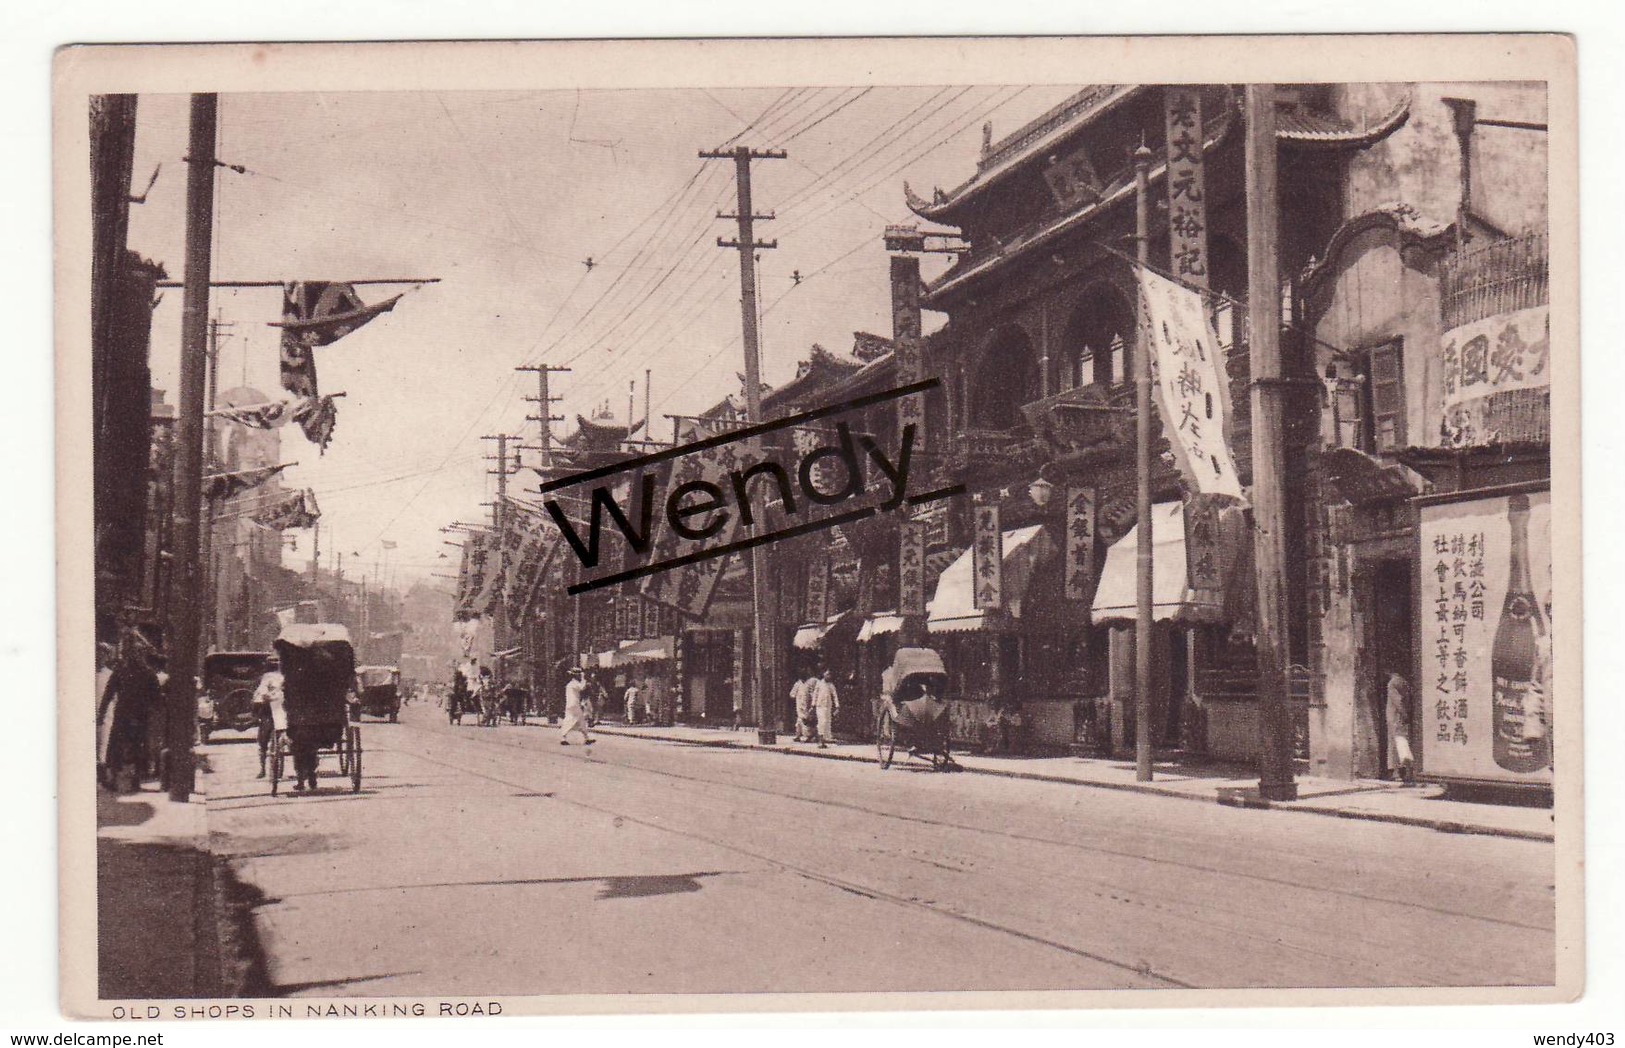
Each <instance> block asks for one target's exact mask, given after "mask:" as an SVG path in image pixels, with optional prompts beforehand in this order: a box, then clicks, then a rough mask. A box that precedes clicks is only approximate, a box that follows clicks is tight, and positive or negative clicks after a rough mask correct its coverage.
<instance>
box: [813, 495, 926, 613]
mask: <svg viewBox="0 0 1625 1048" xmlns="http://www.w3.org/2000/svg"><path fill="white" fill-rule="evenodd" d="M897 613H898V614H899V615H924V614H925V523H924V522H923V521H918V520H905V521H903V523H902V524H900V525H898V528H897ZM817 621H823V620H821V619H820V620H817Z"/></svg>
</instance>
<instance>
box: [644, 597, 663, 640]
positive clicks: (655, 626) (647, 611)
mask: <svg viewBox="0 0 1625 1048" xmlns="http://www.w3.org/2000/svg"><path fill="white" fill-rule="evenodd" d="M643 635H644V637H658V636H660V605H658V604H656V603H655V602H654V601H652V600H646V601H644V602H643Z"/></svg>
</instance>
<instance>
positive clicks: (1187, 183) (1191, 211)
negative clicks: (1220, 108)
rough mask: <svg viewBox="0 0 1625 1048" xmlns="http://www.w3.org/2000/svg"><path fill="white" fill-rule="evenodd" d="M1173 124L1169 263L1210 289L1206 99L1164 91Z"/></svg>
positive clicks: (1181, 90)
mask: <svg viewBox="0 0 1625 1048" xmlns="http://www.w3.org/2000/svg"><path fill="white" fill-rule="evenodd" d="M1163 98H1164V102H1165V106H1164V108H1165V115H1166V117H1167V128H1168V235H1169V253H1168V263H1169V267H1170V268H1171V269H1172V270H1173V274H1174V276H1176V277H1179V278H1180V279H1181V280H1184V281H1188V282H1189V283H1192V284H1200V285H1201V286H1202V287H1207V276H1208V267H1207V201H1206V200H1205V199H1204V189H1205V187H1204V184H1203V183H1204V178H1203V174H1202V100H1201V96H1200V95H1199V94H1198V93H1197V89H1196V88H1194V87H1177V86H1176V87H1169V88H1168V89H1167V91H1166V92H1165V93H1164V95H1163Z"/></svg>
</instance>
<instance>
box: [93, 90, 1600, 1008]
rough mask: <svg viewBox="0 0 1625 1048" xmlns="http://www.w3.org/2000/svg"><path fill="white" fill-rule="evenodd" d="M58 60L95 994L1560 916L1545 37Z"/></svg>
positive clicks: (715, 990)
mask: <svg viewBox="0 0 1625 1048" xmlns="http://www.w3.org/2000/svg"><path fill="white" fill-rule="evenodd" d="M85 104H86V106H87V112H88V119H89V128H90V136H89V146H90V155H89V157H88V161H89V170H90V181H89V189H90V198H89V199H88V200H87V201H86V204H87V205H88V207H89V214H90V215H91V218H92V224H91V232H92V234H93V235H92V237H91V240H92V245H91V246H92V262H93V265H92V266H91V267H90V273H91V280H90V291H91V295H90V298H89V302H88V304H89V306H90V310H91V321H92V322H91V325H90V336H91V337H90V345H91V353H90V363H91V365H92V367H91V375H90V379H91V381H90V385H89V388H90V390H91V395H92V401H93V404H92V409H91V412H90V416H91V417H90V421H91V424H92V428H93V448H92V450H93V459H94V481H95V503H94V518H95V520H94V525H95V527H94V541H95V550H94V553H95V565H94V566H95V593H94V599H95V616H94V623H95V636H94V638H88V637H87V638H85V645H86V647H87V649H88V646H89V645H90V643H91V642H92V640H93V641H94V646H95V651H96V669H97V674H96V688H97V692H96V695H95V696H94V702H91V701H90V700H89V699H86V698H83V697H74V696H65V698H64V703H66V704H67V706H65V709H66V708H68V707H70V706H74V704H76V703H77V704H78V707H83V708H82V709H81V710H80V711H79V712H80V713H81V714H83V715H84V716H85V718H86V719H87V720H88V719H89V718H90V716H91V711H93V716H94V722H95V735H94V738H95V746H96V752H95V755H94V758H93V759H92V756H91V754H90V753H89V752H86V753H85V754H84V755H83V768H84V774H85V777H86V779H87V780H88V779H89V777H90V776H91V774H92V769H94V774H95V780H96V824H97V825H96V856H97V882H96V908H97V944H98V949H97V964H96V971H97V980H98V983H97V990H98V992H97V999H98V1000H99V1001H103V1002H112V1001H136V1000H140V1001H164V1000H170V999H182V998H199V999H282V998H301V999H303V998H312V999H347V998H369V999H374V998H415V999H427V998H444V999H458V1000H463V999H466V1000H468V1001H483V1002H487V1003H490V1002H495V1001H499V1000H500V999H511V998H527V997H528V998H547V999H550V1000H553V1001H554V1003H553V1004H552V1005H544V1008H545V1007H556V1008H559V1009H562V1010H571V1009H572V1008H574V1007H577V1005H576V1004H575V1003H573V1002H575V1001H577V1000H578V999H580V1000H589V1001H590V1000H592V999H595V998H599V997H603V996H605V995H622V996H624V995H640V994H648V995H674V994H677V995H763V994H775V995H780V994H814V995H816V994H857V993H865V994H868V993H882V994H885V993H898V994H906V993H930V992H936V991H1106V990H1150V991H1182V990H1183V991H1188V990H1230V989H1262V990H1296V989H1339V988H1347V989H1371V988H1442V987H1475V988H1492V987H1493V988H1501V987H1516V988H1553V987H1556V986H1557V985H1558V984H1559V982H1560V979H1559V967H1560V965H1559V957H1560V952H1561V946H1562V944H1561V943H1560V942H1559V939H1558V932H1557V929H1558V927H1559V912H1560V907H1559V890H1560V889H1559V885H1560V883H1561V881H1562V877H1561V875H1560V872H1559V866H1560V863H1559V858H1558V853H1559V845H1560V843H1562V842H1561V841H1560V839H1559V834H1558V826H1559V824H1560V822H1561V819H1560V815H1561V814H1562V813H1561V810H1560V809H1561V804H1562V791H1561V790H1557V789H1555V788H1554V787H1555V786H1556V784H1557V781H1558V780H1557V779H1556V778H1555V777H1554V776H1555V770H1554V769H1555V768H1556V767H1557V766H1558V764H1559V763H1560V762H1559V761H1558V760H1557V759H1556V752H1557V750H1558V749H1559V748H1560V747H1561V746H1562V745H1564V743H1563V741H1562V740H1563V737H1564V732H1565V730H1568V726H1567V725H1565V724H1564V723H1563V722H1562V714H1561V711H1562V710H1564V709H1566V708H1568V706H1567V705H1566V703H1569V702H1573V701H1574V700H1573V698H1572V697H1573V696H1577V694H1578V689H1579V687H1580V682H1579V679H1578V674H1577V670H1576V674H1575V676H1574V677H1573V678H1572V679H1571V678H1569V677H1568V676H1566V675H1565V673H1566V670H1565V672H1558V668H1559V667H1565V666H1566V665H1570V664H1565V663H1563V660H1562V658H1561V657H1560V653H1561V650H1562V649H1563V646H1564V643H1565V640H1564V636H1563V634H1561V633H1558V632H1557V631H1558V629H1559V627H1558V625H1557V623H1556V622H1555V621H1554V615H1555V616H1556V617H1558V618H1562V617H1563V616H1564V615H1565V614H1569V613H1571V608H1572V605H1571V604H1570V603H1569V602H1570V601H1572V599H1573V598H1572V595H1570V594H1565V592H1564V590H1563V587H1562V585H1561V584H1559V583H1560V580H1561V578H1562V571H1561V570H1558V571H1555V572H1554V560H1556V561H1557V562H1558V565H1559V569H1561V566H1562V561H1563V556H1564V554H1563V551H1562V548H1561V543H1560V541H1559V540H1558V539H1556V538H1554V535H1556V534H1557V533H1558V532H1560V531H1561V529H1562V528H1563V527H1564V525H1563V524H1562V520H1563V514H1564V513H1565V508H1564V507H1563V506H1561V505H1559V504H1554V502H1553V497H1552V491H1553V485H1552V475H1553V471H1552V444H1553V436H1552V425H1553V411H1552V387H1553V384H1554V382H1553V371H1554V367H1555V366H1557V365H1556V364H1554V361H1558V360H1567V359H1569V358H1567V357H1562V356H1561V355H1559V354H1554V353H1553V351H1552V347H1551V318H1550V315H1549V314H1550V305H1549V304H1550V301H1551V291H1550V289H1549V276H1548V272H1549V268H1550V261H1549V254H1550V248H1549V236H1550V234H1549V229H1548V224H1549V216H1548V188H1547V187H1548V183H1549V178H1550V172H1549V170H1548V165H1547V136H1548V133H1549V131H1548V123H1547V107H1548V85H1547V84H1546V83H1545V82H1543V81H1506V80H1498V81H1483V82H1453V83H1432V82H1426V81H1417V82H1382V83H1366V82H1337V83H1315V84H1302V83H1297V84H1285V83H1282V84H1255V83H1246V82H1236V83H1214V84H1174V85H1166V84H1157V83H1147V84H1072V85H1055V84H1046V85H1036V84H1035V85H1020V84H1012V85H1002V86H993V85H986V84H962V85H949V86H917V87H909V86H872V85H863V84H855V85H853V86H849V87H788V88H787V87H783V86H762V87H753V88H741V87H729V88H726V89H722V88H718V89H715V90H712V89H696V88H684V89H680V90H678V89H673V90H657V89H649V88H640V89H637V90H615V91H611V90H556V89H554V90H531V91H526V90H508V91H466V92H459V91H378V92H359V91H357V92H301V91H287V92H280V93H252V92H241V93H231V92H220V93H196V94H190V95H187V94H98V95H94V96H91V97H89V98H88V99H86V100H85ZM1572 351H1573V347H1572V346H1570V347H1566V349H1565V350H1564V352H1565V353H1572ZM1560 421H1561V420H1560ZM1554 529H1556V530H1554ZM1554 578H1555V579H1558V580H1559V583H1554ZM1563 628H1564V629H1568V628H1569V626H1568V620H1566V619H1565V620H1564V626H1563ZM76 708H77V707H76ZM1574 708H1576V709H1577V705H1576V706H1575V707H1574ZM1567 752H1568V751H1567V750H1565V753H1567ZM177 914H184V915H187V917H186V919H182V920H177V919H176V915H177ZM564 998H568V999H569V1000H568V1001H563V1000H562V999H564ZM724 1000H725V999H724ZM746 1000H748V998H745V997H741V998H740V1001H741V1002H744V1001H746ZM829 1006H832V1005H829ZM1153 1006H1154V1005H1153ZM716 1007H718V1008H721V1009H723V1010H726V1009H727V1008H728V1007H729V1005H728V1004H726V1003H723V1004H720V1005H717V1006H716ZM739 1007H751V1005H749V1004H746V1003H741V1004H740V1005H739ZM255 1014H256V1015H271V1016H272V1017H275V1015H276V1014H277V1013H274V1012H267V1013H255ZM288 1014H290V1015H291V1014H292V1013H288ZM300 1014H301V1015H303V1014H304V1013H303V1012H301V1013H300Z"/></svg>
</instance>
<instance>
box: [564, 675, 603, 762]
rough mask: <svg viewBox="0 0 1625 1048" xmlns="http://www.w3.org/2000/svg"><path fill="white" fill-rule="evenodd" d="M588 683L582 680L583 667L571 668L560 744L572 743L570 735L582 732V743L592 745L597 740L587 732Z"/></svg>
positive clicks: (566, 687) (565, 692)
mask: <svg viewBox="0 0 1625 1048" xmlns="http://www.w3.org/2000/svg"><path fill="white" fill-rule="evenodd" d="M586 691H587V685H586V682H585V681H583V680H582V673H581V667H579V666H572V667H571V668H570V683H568V684H566V685H565V686H564V724H563V726H562V730H561V731H560V733H559V745H560V746H568V745H570V736H571V735H573V734H574V733H576V732H580V733H581V744H582V745H583V746H591V745H592V744H593V743H594V742H596V741H597V740H596V739H594V738H593V737H592V736H591V735H588V734H587V700H586Z"/></svg>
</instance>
